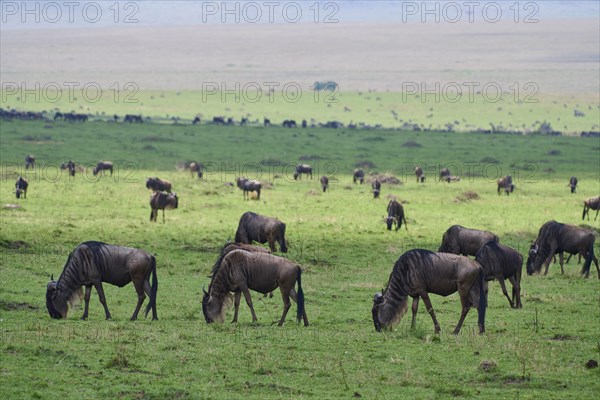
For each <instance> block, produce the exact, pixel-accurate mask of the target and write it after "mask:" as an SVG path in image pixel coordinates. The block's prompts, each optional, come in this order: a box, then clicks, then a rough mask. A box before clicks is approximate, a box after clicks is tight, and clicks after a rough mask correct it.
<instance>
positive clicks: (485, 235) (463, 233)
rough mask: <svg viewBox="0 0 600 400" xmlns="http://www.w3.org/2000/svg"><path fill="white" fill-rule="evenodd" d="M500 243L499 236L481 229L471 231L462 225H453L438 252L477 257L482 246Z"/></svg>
mask: <svg viewBox="0 0 600 400" xmlns="http://www.w3.org/2000/svg"><path fill="white" fill-rule="evenodd" d="M490 241H494V242H499V241H500V239H498V235H496V234H494V233H492V232H489V231H481V230H479V229H469V228H465V227H464V226H460V225H452V226H451V227H450V228H448V230H446V232H444V236H443V237H442V244H441V246H440V248H439V249H438V251H441V252H444V253H453V254H461V255H463V256H475V255H476V254H477V252H478V251H479V249H480V248H481V246H483V245H484V244H486V243H487V242H490Z"/></svg>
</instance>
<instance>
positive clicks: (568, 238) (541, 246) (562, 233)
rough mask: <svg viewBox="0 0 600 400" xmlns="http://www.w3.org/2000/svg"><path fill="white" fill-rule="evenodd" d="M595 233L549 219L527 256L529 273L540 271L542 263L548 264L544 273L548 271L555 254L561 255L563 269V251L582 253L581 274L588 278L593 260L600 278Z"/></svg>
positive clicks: (561, 268)
mask: <svg viewBox="0 0 600 400" xmlns="http://www.w3.org/2000/svg"><path fill="white" fill-rule="evenodd" d="M595 240H596V238H595V236H594V233H593V232H592V231H589V230H587V229H583V228H579V227H577V226H573V225H566V224H561V223H560V222H556V221H548V222H546V223H545V224H544V225H542V227H541V228H540V231H539V232H538V237H537V239H535V241H534V242H533V244H532V245H531V248H530V249H529V257H528V258H527V275H532V274H533V273H539V272H540V271H541V269H542V265H543V264H546V269H545V270H544V275H546V274H547V273H548V267H549V266H550V261H551V260H552V256H553V255H554V254H557V253H558V255H559V261H560V271H561V273H563V274H564V269H563V252H566V253H570V254H581V255H582V256H583V258H584V260H585V262H584V263H583V268H581V274H582V275H583V276H585V277H586V278H587V277H588V276H589V274H590V267H591V265H592V261H593V262H594V264H595V265H596V269H597V270H598V278H599V279H600V268H599V267H598V259H597V258H596V256H595V255H594V241H595Z"/></svg>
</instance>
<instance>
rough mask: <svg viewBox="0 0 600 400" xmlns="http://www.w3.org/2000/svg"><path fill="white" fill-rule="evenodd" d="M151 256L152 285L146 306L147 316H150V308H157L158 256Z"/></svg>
mask: <svg viewBox="0 0 600 400" xmlns="http://www.w3.org/2000/svg"><path fill="white" fill-rule="evenodd" d="M150 257H152V272H151V273H152V286H151V287H150V301H149V302H148V305H147V306H146V315H145V317H147V316H148V312H149V311H150V309H152V308H156V294H157V292H158V277H157V276H156V258H155V257H154V256H150Z"/></svg>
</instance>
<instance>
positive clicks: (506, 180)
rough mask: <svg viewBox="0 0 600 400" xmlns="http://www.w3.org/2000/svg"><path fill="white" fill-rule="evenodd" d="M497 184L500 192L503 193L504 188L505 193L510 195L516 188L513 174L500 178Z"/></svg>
mask: <svg viewBox="0 0 600 400" xmlns="http://www.w3.org/2000/svg"><path fill="white" fill-rule="evenodd" d="M497 184H498V194H501V192H502V190H504V193H506V195H507V196H508V195H510V194H511V193H512V192H513V191H514V190H515V185H514V184H513V180H512V176H510V175H506V176H505V177H502V178H500V179H498V181H497Z"/></svg>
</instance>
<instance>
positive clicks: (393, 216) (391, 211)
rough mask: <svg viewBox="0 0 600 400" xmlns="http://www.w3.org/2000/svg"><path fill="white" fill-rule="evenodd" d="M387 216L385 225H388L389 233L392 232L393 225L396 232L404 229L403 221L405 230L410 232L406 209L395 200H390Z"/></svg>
mask: <svg viewBox="0 0 600 400" xmlns="http://www.w3.org/2000/svg"><path fill="white" fill-rule="evenodd" d="M387 214H388V215H387V218H386V219H385V223H386V224H387V229H388V231H391V230H392V224H395V225H396V230H398V229H400V228H402V221H404V228H405V229H406V230H408V224H407V223H406V217H405V215H404V207H402V204H400V203H398V202H397V201H396V200H394V199H392V200H390V202H389V203H388V206H387Z"/></svg>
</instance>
